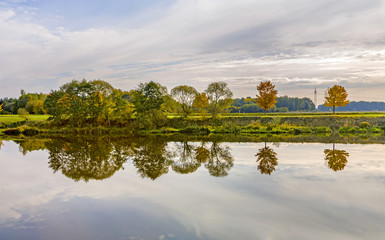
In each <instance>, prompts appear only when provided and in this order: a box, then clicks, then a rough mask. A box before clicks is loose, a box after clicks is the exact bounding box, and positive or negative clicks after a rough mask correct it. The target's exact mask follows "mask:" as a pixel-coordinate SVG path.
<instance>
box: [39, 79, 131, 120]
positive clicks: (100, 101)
mask: <svg viewBox="0 0 385 240" xmlns="http://www.w3.org/2000/svg"><path fill="white" fill-rule="evenodd" d="M123 95H124V92H122V91H121V90H118V89H114V88H113V87H112V86H111V85H110V84H109V83H107V82H104V81H102V80H94V81H89V82H87V81H86V80H82V81H75V80H74V81H72V82H70V83H67V84H64V85H63V86H61V87H60V89H59V90H55V91H51V93H50V94H49V95H48V97H47V99H46V101H45V102H44V106H45V107H46V109H47V110H48V113H49V114H51V115H52V117H53V119H54V121H55V122H58V123H62V122H64V123H65V122H68V123H69V124H70V125H72V126H78V127H80V126H84V125H86V124H91V125H92V124H93V125H98V126H100V125H107V124H108V125H111V121H114V122H116V123H118V124H121V125H122V124H124V122H127V121H128V120H130V119H132V118H133V116H134V106H133V104H131V103H130V102H128V101H127V100H126V99H124V98H123Z"/></svg>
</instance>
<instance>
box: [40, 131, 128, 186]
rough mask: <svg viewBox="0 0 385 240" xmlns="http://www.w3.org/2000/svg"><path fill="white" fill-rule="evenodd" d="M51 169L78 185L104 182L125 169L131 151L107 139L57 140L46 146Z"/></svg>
mask: <svg viewBox="0 0 385 240" xmlns="http://www.w3.org/2000/svg"><path fill="white" fill-rule="evenodd" d="M46 146H47V148H48V150H49V166H50V167H51V168H52V169H53V170H54V172H57V171H61V172H62V173H63V174H64V175H65V176H67V177H69V178H72V179H74V180H75V181H79V180H84V181H86V182H87V181H89V180H90V179H95V180H102V179H106V178H109V177H111V176H112V175H113V174H114V173H115V172H116V171H118V170H119V169H121V168H122V165H123V163H124V162H126V161H127V159H128V155H129V154H128V153H129V151H128V150H127V149H124V148H123V147H122V146H120V145H113V144H111V143H110V141H108V140H107V139H104V138H97V139H83V138H73V139H71V141H68V139H66V140H63V139H53V140H52V141H50V142H47V143H46Z"/></svg>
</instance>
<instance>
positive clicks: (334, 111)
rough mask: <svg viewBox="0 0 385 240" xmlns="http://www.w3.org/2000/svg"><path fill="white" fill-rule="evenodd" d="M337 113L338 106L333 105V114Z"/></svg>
mask: <svg viewBox="0 0 385 240" xmlns="http://www.w3.org/2000/svg"><path fill="white" fill-rule="evenodd" d="M335 113H336V107H335V106H333V114H335Z"/></svg>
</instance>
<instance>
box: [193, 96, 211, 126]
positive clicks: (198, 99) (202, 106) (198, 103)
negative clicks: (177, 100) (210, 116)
mask: <svg viewBox="0 0 385 240" xmlns="http://www.w3.org/2000/svg"><path fill="white" fill-rule="evenodd" d="M208 105H209V99H208V98H207V96H206V94H205V93H198V94H197V95H196V96H195V99H194V102H193V107H194V108H197V109H199V112H200V114H201V118H202V120H203V119H204V118H205V113H206V108H207V106H208Z"/></svg>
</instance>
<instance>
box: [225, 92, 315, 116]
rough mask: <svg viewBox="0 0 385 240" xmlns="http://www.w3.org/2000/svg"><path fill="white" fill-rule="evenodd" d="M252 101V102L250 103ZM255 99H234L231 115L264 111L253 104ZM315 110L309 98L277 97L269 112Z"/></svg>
mask: <svg viewBox="0 0 385 240" xmlns="http://www.w3.org/2000/svg"><path fill="white" fill-rule="evenodd" d="M250 99H252V102H251V101H250ZM255 101H256V99H255V98H249V97H248V98H235V99H234V103H233V104H232V106H231V112H232V113H257V112H264V111H265V110H264V109H263V108H261V107H259V106H258V104H256V103H255ZM314 110H315V105H314V103H313V101H312V100H311V99H310V98H306V97H304V98H297V97H288V96H283V97H277V103H276V104H275V106H273V107H272V108H270V112H294V111H301V112H310V111H314Z"/></svg>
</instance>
